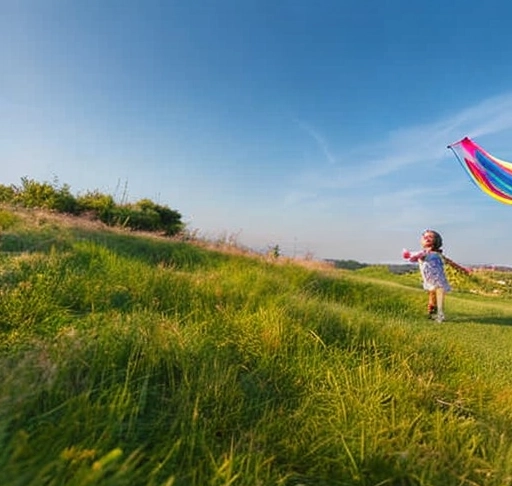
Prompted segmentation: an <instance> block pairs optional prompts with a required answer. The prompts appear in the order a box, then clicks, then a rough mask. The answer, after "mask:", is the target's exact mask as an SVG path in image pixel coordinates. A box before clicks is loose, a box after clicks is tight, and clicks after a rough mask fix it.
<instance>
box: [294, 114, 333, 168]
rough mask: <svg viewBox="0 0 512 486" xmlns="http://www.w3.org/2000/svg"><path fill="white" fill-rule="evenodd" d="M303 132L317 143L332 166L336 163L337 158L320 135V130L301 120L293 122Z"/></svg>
mask: <svg viewBox="0 0 512 486" xmlns="http://www.w3.org/2000/svg"><path fill="white" fill-rule="evenodd" d="M293 121H294V122H295V123H296V124H297V125H298V126H299V127H300V128H301V129H302V130H304V131H305V132H306V133H307V134H308V135H309V136H310V137H311V138H313V140H314V141H315V142H316V144H317V145H318V147H319V148H320V150H321V151H322V153H323V154H324V156H325V159H326V160H327V162H328V163H329V164H331V165H334V164H335V163H336V158H335V157H334V155H333V154H332V152H331V150H330V148H329V145H328V143H327V141H326V139H325V138H324V137H323V136H322V135H321V134H320V132H319V131H318V130H316V129H315V128H313V127H312V126H311V125H309V124H307V123H304V122H303V121H301V120H298V119H294V120H293Z"/></svg>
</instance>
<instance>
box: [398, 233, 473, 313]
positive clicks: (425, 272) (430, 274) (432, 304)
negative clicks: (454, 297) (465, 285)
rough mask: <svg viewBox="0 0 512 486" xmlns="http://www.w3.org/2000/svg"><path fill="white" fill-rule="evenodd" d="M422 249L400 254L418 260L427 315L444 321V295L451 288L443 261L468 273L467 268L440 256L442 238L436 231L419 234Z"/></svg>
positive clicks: (412, 260) (405, 251)
mask: <svg viewBox="0 0 512 486" xmlns="http://www.w3.org/2000/svg"><path fill="white" fill-rule="evenodd" d="M420 242H421V246H422V248H423V250H421V251H418V252H416V253H411V252H410V251H409V250H406V249H404V250H403V253H402V256H403V257H404V258H405V259H406V260H409V261H410V262H418V263H419V267H420V272H421V276H422V278H423V288H424V289H425V290H427V291H428V315H429V318H430V319H434V318H435V320H436V321H437V322H443V321H444V309H443V306H444V296H445V293H446V292H449V291H450V290H451V288H450V284H449V283H448V280H447V279H446V275H445V272H444V261H446V262H447V263H448V264H449V265H452V266H453V267H455V268H457V269H458V270H462V271H464V272H466V273H468V270H467V269H465V268H463V267H461V266H460V265H457V264H456V263H455V262H453V261H452V260H449V259H448V258H446V257H443V256H442V252H443V250H442V249H441V247H442V246H443V239H442V238H441V235H440V234H439V233H438V232H437V231H433V230H429V229H428V230H425V231H424V232H423V234H422V235H421V240H420Z"/></svg>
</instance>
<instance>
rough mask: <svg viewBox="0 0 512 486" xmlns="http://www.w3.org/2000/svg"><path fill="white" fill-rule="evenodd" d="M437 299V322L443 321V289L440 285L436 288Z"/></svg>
mask: <svg viewBox="0 0 512 486" xmlns="http://www.w3.org/2000/svg"><path fill="white" fill-rule="evenodd" d="M436 299H437V318H436V321H437V322H443V321H444V289H443V288H442V287H440V288H438V289H436Z"/></svg>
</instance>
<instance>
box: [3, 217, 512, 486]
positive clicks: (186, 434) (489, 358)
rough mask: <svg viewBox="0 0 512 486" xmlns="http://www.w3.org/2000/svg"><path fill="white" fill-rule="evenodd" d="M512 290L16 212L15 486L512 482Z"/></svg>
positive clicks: (10, 226) (488, 277)
mask: <svg viewBox="0 0 512 486" xmlns="http://www.w3.org/2000/svg"><path fill="white" fill-rule="evenodd" d="M510 278H512V277H511V275H510V273H507V272H505V273H501V272H492V271H485V270H482V271H479V272H475V273H474V274H473V275H471V276H469V277H465V276H462V275H459V274H456V273H450V281H451V283H452V285H453V287H454V291H453V292H452V293H450V294H449V295H448V297H447V301H446V315H447V322H446V323H444V324H434V323H432V321H429V320H427V319H426V318H425V309H426V296H425V294H424V292H423V291H422V290H421V285H420V279H419V275H418V273H417V272H413V273H407V274H402V275H397V274H394V273H391V272H390V271H389V270H388V269H387V268H386V267H383V266H373V267H365V268H361V269H359V270H355V271H348V270H339V269H334V268H333V267H332V266H330V265H327V264H325V263H321V262H307V261H293V260H289V259H286V258H282V257H277V258H266V257H263V256H259V255H252V254H250V253H248V252H246V251H244V250H241V249H238V248H236V247H235V246H230V245H221V246H219V245H217V246H215V245H212V244H208V242H204V241H187V242H184V241H179V240H178V239H176V240H173V239H170V238H162V237H156V236H152V235H150V234H140V233H130V232H127V231H123V230H115V229H109V228H106V227H104V226H103V225H101V224H98V223H95V222H93V221H85V220H80V219H76V218H71V217H64V216H58V215H53V214H50V213H44V212H37V211H33V212H26V211H21V210H18V211H14V210H12V209H9V208H4V209H2V210H0V360H1V365H0V390H2V391H1V393H0V485H2V486H15V485H16V486H18V485H19V486H27V485H33V486H40V485H49V486H50V485H51V486H57V485H73V486H85V485H91V486H92V485H94V486H96V485H109V486H110V485H111V486H117V485H126V486H128V485H130V486H133V485H141V486H142V485H150V486H156V485H168V486H170V485H179V486H185V485H186V486H191V485H197V486H204V485H219V486H221V485H225V486H227V485H244V486H245V485H246V486H255V485H262V486H267V485H285V486H292V485H293V486H299V485H317V486H324V485H329V486H330V485H333V486H337V485H339V486H342V485H343V486H347V485H361V486H370V485H371V486H377V485H379V486H384V485H392V486H406V485H407V486H410V485H424V486H427V485H429V486H430V485H440V486H441V485H442V486H452V485H453V486H456V485H457V486H476V485H478V486H506V485H512V365H511V363H512V300H511V291H512V290H511V289H512V285H511V283H512V282H511V281H510Z"/></svg>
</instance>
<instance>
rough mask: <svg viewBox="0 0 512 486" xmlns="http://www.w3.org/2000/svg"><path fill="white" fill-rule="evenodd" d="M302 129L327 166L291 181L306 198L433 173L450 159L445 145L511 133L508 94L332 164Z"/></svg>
mask: <svg viewBox="0 0 512 486" xmlns="http://www.w3.org/2000/svg"><path fill="white" fill-rule="evenodd" d="M300 124H301V126H302V128H303V129H305V130H307V131H308V133H309V134H310V135H311V136H312V137H313V138H315V140H316V141H317V143H318V144H319V146H320V147H324V148H325V151H324V153H325V154H326V157H327V158H328V160H329V162H330V164H331V166H330V167H328V168H326V167H325V166H324V167H315V168H312V169H309V170H308V171H304V172H302V173H301V174H299V175H298V176H297V178H296V181H295V182H296V183H297V184H298V185H299V186H305V187H307V188H308V190H309V191H310V192H312V191H322V190H328V189H343V188H349V187H356V186H358V185H362V184H367V183H368V182H370V181H377V180H379V179H380V178H383V177H385V176H389V175H391V174H393V173H399V175H400V176H401V177H402V176H403V174H404V171H405V170H408V171H413V170H415V169H416V168H421V166H423V165H424V166H428V167H432V166H435V165H436V164H438V163H439V162H441V161H442V160H445V159H447V158H450V157H452V155H451V154H450V152H449V151H448V150H447V149H446V147H447V145H448V144H450V143H453V142H456V141H458V140H459V139H461V138H463V137H464V136H466V135H468V136H470V137H473V138H475V137H485V138H486V141H491V140H492V136H493V135H497V134H499V133H501V132H504V131H506V130H510V129H512V93H507V94H504V95H501V96H496V97H492V98H488V99H486V100H484V101H482V102H481V103H478V104H476V105H475V106H471V107H468V108H466V109H463V110H461V111H460V112H458V113H455V114H454V115H452V116H449V117H446V118H443V119H440V120H437V121H434V122H432V123H430V124H422V125H417V126H413V127H407V128H404V129H399V130H394V131H391V132H389V133H388V134H387V136H386V137H385V138H384V139H383V140H379V141H377V142H375V143H373V144H372V143H371V142H370V143H365V145H364V146H360V147H354V148H353V149H352V150H351V151H350V152H349V153H348V154H345V155H344V156H343V158H340V159H338V160H337V159H335V158H334V157H333V156H332V155H330V152H329V151H328V149H327V146H328V144H327V141H326V140H325V139H324V138H323V137H322V136H321V135H320V134H319V133H318V132H316V131H315V130H314V129H312V128H311V127H309V126H308V125H305V124H303V123H300Z"/></svg>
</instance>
